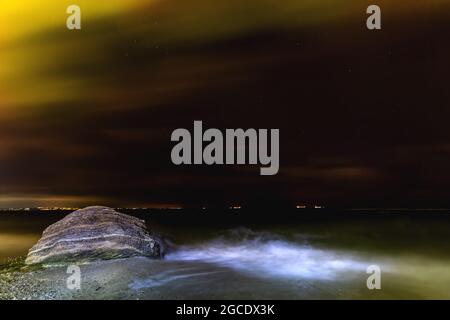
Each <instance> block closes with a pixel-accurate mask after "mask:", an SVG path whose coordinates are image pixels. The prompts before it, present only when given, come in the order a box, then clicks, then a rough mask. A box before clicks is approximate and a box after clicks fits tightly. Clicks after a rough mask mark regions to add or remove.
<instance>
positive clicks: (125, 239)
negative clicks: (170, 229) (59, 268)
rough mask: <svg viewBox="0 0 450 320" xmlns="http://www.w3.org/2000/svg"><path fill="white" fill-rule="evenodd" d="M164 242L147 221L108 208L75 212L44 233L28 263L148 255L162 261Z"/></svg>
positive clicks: (29, 255)
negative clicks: (152, 230) (149, 229)
mask: <svg viewBox="0 0 450 320" xmlns="http://www.w3.org/2000/svg"><path fill="white" fill-rule="evenodd" d="M164 249H165V246H164V244H163V241H162V240H161V239H160V238H158V237H156V236H154V235H151V234H150V233H149V231H148V230H147V229H146V226H145V222H144V221H143V220H140V219H138V218H135V217H132V216H129V215H126V214H123V213H119V212H117V211H115V210H113V209H111V208H108V207H100V206H94V207H87V208H84V209H80V210H77V211H74V212H72V213H71V214H69V215H67V216H66V217H65V218H63V219H62V220H60V221H58V222H56V223H54V224H52V225H50V226H49V227H48V228H47V229H45V230H44V232H43V234H42V238H41V239H40V240H39V241H38V242H37V243H36V244H35V245H34V246H33V247H32V248H31V249H30V251H29V252H28V256H27V258H26V261H25V263H26V264H37V263H44V264H47V263H67V262H85V261H93V260H109V259H117V258H128V257H134V256H145V257H150V258H157V259H159V258H161V257H162V256H163V255H164Z"/></svg>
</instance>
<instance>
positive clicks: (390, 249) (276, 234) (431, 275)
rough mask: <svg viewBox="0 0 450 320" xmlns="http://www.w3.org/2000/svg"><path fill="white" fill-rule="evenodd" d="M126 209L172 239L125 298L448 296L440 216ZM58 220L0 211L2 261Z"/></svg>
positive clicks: (449, 227) (447, 226) (445, 231)
mask: <svg viewBox="0 0 450 320" xmlns="http://www.w3.org/2000/svg"><path fill="white" fill-rule="evenodd" d="M133 214H135V215H137V216H139V217H141V218H145V220H146V221H147V223H148V225H149V227H151V228H152V229H154V230H156V231H158V232H161V233H164V234H167V235H168V236H170V237H171V238H172V239H173V241H174V242H175V243H176V244H177V245H178V246H177V249H176V250H175V251H174V252H172V253H170V254H169V255H167V257H166V259H165V260H164V261H158V262H155V263H153V262H152V263H153V264H152V265H151V266H150V265H148V264H147V263H146V264H142V265H141V267H139V265H138V266H136V265H135V266H134V267H133V268H132V267H129V268H128V269H127V270H128V271H127V272H129V274H127V278H126V279H127V280H126V283H125V284H124V292H123V296H121V294H120V293H119V294H118V293H117V292H116V293H115V295H114V296H111V297H114V298H130V297H136V296H137V297H139V298H150V299H151V298H254V299H261V298H272V299H274V298H275V299H276V298H280V299H308V298H314V299H321V298H323V299H377V298H388V299H390V298H401V299H412V298H414V299H416V298H437V299H448V298H450V218H449V216H448V215H447V214H428V215H427V214H426V213H425V214H414V215H409V214H404V213H402V214H397V213H390V214H385V215H380V216H378V215H376V214H374V213H370V214H364V213H361V214H358V215H350V216H347V215H343V216H341V215H332V216H331V217H330V216H324V217H322V216H313V218H301V219H294V218H292V217H290V216H289V217H286V219H277V220H278V222H276V223H274V222H270V223H268V222H267V221H263V222H261V221H258V223H255V222H254V221H255V218H254V216H252V217H247V218H240V217H239V216H236V215H235V214H233V215H234V216H233V217H231V216H229V215H228V216H225V217H224V216H223V215H220V216H217V217H216V216H214V213H206V214H205V213H189V214H185V215H183V213H182V212H178V213H167V212H164V213H156V214H155V213H154V212H137V213H134V212H133ZM182 215H183V216H182ZM61 217H62V215H61V214H42V213H30V214H15V215H12V214H0V260H2V261H5V260H6V259H7V258H11V257H18V256H23V255H26V253H27V251H28V249H29V248H30V247H31V246H32V245H33V244H34V243H35V242H36V241H37V240H38V239H39V237H40V234H41V233H42V231H43V229H44V228H45V227H46V226H48V225H49V224H51V223H53V222H55V221H57V220H59V219H60V218H61ZM371 265H376V266H378V267H379V268H380V270H381V290H369V289H368V288H367V286H366V281H367V278H368V277H369V274H367V272H366V271H367V268H368V267H369V266H371ZM143 267H145V268H151V269H152V271H151V272H141V271H142V270H139V268H143ZM125 291H126V292H125ZM117 294H118V295H117ZM104 297H106V298H108V297H109V296H108V295H106V296H104Z"/></svg>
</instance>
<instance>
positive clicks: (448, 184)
mask: <svg viewBox="0 0 450 320" xmlns="http://www.w3.org/2000/svg"><path fill="white" fill-rule="evenodd" d="M146 14H147V15H150V16H152V15H151V14H149V13H148V12H147V11H144V12H142V13H141V14H138V15H137V16H136V22H135V23H134V24H131V23H127V24H125V25H122V24H120V23H119V21H118V20H114V18H105V19H103V20H98V21H94V22H93V25H92V29H90V31H86V32H85V33H80V34H77V35H75V36H73V37H72V36H67V33H66V32H64V33H63V31H60V30H49V31H46V32H45V33H43V34H41V35H34V36H33V37H34V38H33V39H35V40H34V41H35V42H34V43H35V44H36V45H37V46H39V45H42V46H43V47H45V45H46V44H48V45H54V44H55V43H56V44H58V48H57V49H53V50H56V51H51V52H53V53H52V54H54V55H55V59H54V60H50V59H48V61H46V62H45V63H43V64H42V65H41V66H39V67H37V68H36V69H33V72H30V77H31V78H30V79H28V80H27V82H28V83H29V84H30V85H33V84H36V85H39V82H40V81H42V82H44V84H43V85H44V87H45V90H47V91H48V94H50V93H51V96H52V97H53V96H56V97H59V95H58V90H61V96H62V97H63V98H62V99H53V100H52V101H51V103H50V102H48V101H47V100H46V99H42V100H39V101H37V102H36V106H35V107H34V108H31V109H30V110H29V109H26V108H25V107H24V109H23V112H17V114H15V115H14V117H13V118H11V117H6V116H5V115H3V116H2V117H0V168H1V169H0V192H1V193H2V194H3V195H4V196H3V199H4V200H3V203H4V204H8V200H7V199H8V197H9V199H13V200H14V201H12V200H11V201H10V202H9V203H14V204H17V203H23V204H24V205H27V204H29V203H33V204H35V203H36V202H39V200H36V198H37V199H39V197H41V198H42V199H43V200H42V201H44V202H45V203H46V204H47V203H49V202H52V201H51V200H48V199H54V202H55V203H58V201H62V200H61V199H64V201H65V202H64V203H67V201H68V202H70V201H72V202H73V205H78V203H90V202H95V201H102V203H105V204H114V205H131V204H133V205H148V204H151V203H181V204H230V203H233V202H236V201H239V202H243V203H246V204H261V203H265V202H273V203H288V204H295V203H297V202H307V203H308V202H311V203H312V202H320V203H323V204H326V205H330V206H332V205H336V206H339V205H342V206H391V205H401V206H405V205H406V206H421V205H426V206H449V205H450V202H449V200H448V197H447V193H448V192H449V191H450V166H449V165H448V163H450V162H449V160H450V151H449V150H450V149H449V147H448V146H449V145H450V131H449V129H448V125H447V122H448V119H449V116H450V111H449V108H448V106H449V102H450V96H449V91H448V89H447V87H448V85H447V80H448V79H447V78H448V72H449V60H448V57H449V55H450V45H449V43H448V41H446V39H447V38H448V37H447V35H448V33H449V32H450V24H448V22H447V20H446V19H445V18H446V17H447V16H442V17H441V16H440V14H439V13H438V12H435V13H433V15H427V17H425V18H421V19H418V20H417V21H416V22H415V23H412V22H411V21H409V20H408V19H405V18H404V17H401V16H400V17H399V18H398V19H396V20H394V15H387V19H386V20H385V21H384V23H383V28H384V29H383V30H382V31H380V32H368V31H367V30H366V29H365V28H364V24H363V21H360V20H357V19H355V20H349V21H345V22H344V21H342V20H339V21H334V22H333V23H330V24H329V25H321V26H318V25H317V26H314V27H312V26H311V25H307V26H295V27H294V26H286V25H282V24H279V23H275V24H273V25H267V24H265V25H263V26H262V27H258V28H256V27H254V26H252V27H248V28H245V32H238V31H236V32H232V33H230V34H227V36H220V37H209V36H198V37H193V36H192V35H191V34H187V35H186V34H185V37H183V33H182V32H181V31H176V32H175V31H172V29H171V28H170V26H171V25H170V24H169V23H168V22H167V21H166V20H165V19H166V18H167V17H166V16H165V14H163V13H161V17H159V18H158V19H156V18H155V19H156V20H155V19H150V20H149V21H148V23H145V21H144V20H143V18H144V17H145V16H146ZM169 16H170V15H169ZM264 19H267V17H265V18H264ZM152 21H153V22H155V21H157V22H158V23H159V25H158V26H155V28H156V29H153V26H154V25H155V24H153V23H152ZM205 27H207V25H205ZM197 31H198V30H197ZM198 32H200V31H198ZM200 34H201V32H200ZM41 49H42V48H41ZM41 49H39V50H41ZM42 50H43V49H42ZM59 51H61V52H59ZM55 52H59V53H55ZM41 54H42V52H41ZM58 81H62V82H61V83H59V85H58V84H55V83H58ZM67 88H68V89H67ZM16 94H17V92H16ZM38 102H39V103H38ZM28 103H29V102H28ZM194 120H203V122H204V126H206V127H217V128H223V129H224V128H239V127H242V128H280V139H281V141H280V144H281V151H280V152H281V154H280V158H281V166H280V172H279V174H278V175H277V176H272V177H261V176H259V168H258V166H254V167H253V166H222V167H220V166H216V167H202V166H197V167H189V166H181V167H178V166H174V165H172V163H171V161H170V150H171V147H172V145H173V144H172V143H171V142H170V134H171V132H172V131H173V130H174V129H176V128H179V127H185V128H188V129H190V128H192V125H193V121H194ZM67 197H69V198H67ZM70 197H74V198H70ZM18 199H23V202H21V201H20V200H18ZM27 199H28V200H27ZM29 199H33V200H32V201H31V200H29ZM45 199H47V200H45ZM58 199H60V200H58ZM71 199H72V200H71ZM77 202H78V203H77ZM0 204H1V203H0Z"/></svg>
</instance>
